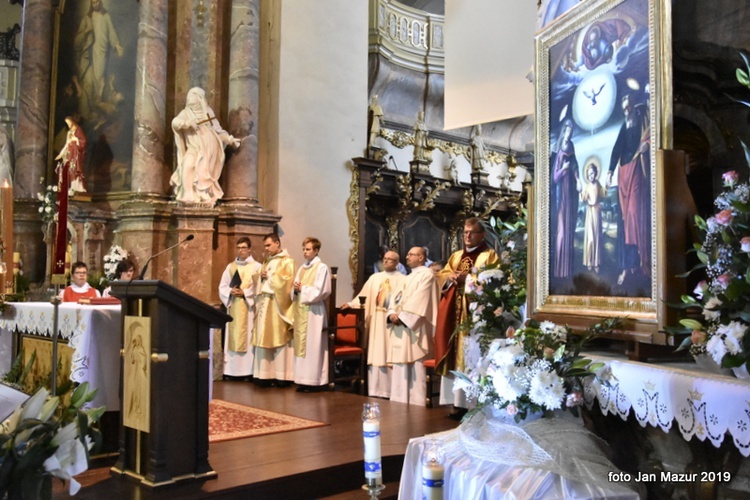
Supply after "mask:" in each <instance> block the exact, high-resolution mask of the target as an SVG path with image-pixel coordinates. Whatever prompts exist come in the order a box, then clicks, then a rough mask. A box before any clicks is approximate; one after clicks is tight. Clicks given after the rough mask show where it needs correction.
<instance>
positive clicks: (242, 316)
mask: <svg viewBox="0 0 750 500" xmlns="http://www.w3.org/2000/svg"><path fill="white" fill-rule="evenodd" d="M251 246H252V243H251V242H250V238H248V237H247V236H243V237H242V238H240V239H239V240H237V258H236V259H235V260H233V261H232V262H230V263H229V264H228V265H227V267H226V269H225V270H224V274H222V276H221V282H219V298H220V299H221V303H222V304H224V305H225V306H226V308H227V314H229V315H230V316H231V317H232V321H230V322H229V323H227V326H226V335H225V339H224V375H228V376H230V377H250V376H252V374H253V358H254V356H253V352H254V350H255V349H254V348H253V346H252V344H251V343H250V338H251V336H252V332H253V326H254V323H255V278H256V276H257V275H258V274H259V273H260V263H259V262H256V261H255V259H253V256H252V255H250V247H251Z"/></svg>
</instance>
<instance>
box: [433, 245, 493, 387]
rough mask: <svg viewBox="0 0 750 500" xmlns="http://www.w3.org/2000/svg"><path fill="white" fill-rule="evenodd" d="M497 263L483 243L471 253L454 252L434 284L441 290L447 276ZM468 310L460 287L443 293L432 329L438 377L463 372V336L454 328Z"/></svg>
mask: <svg viewBox="0 0 750 500" xmlns="http://www.w3.org/2000/svg"><path fill="white" fill-rule="evenodd" d="M497 261H498V258H497V254H496V253H495V251H494V250H493V249H491V248H490V247H489V246H488V245H487V243H486V242H482V243H481V244H479V245H478V246H477V247H475V248H473V249H464V250H461V251H458V252H454V253H453V254H452V255H451V256H450V258H449V259H448V263H447V264H446V265H445V267H444V268H443V269H442V270H441V271H440V272H439V273H438V276H437V278H438V284H439V285H440V287H441V288H442V287H443V285H444V284H445V282H446V281H447V279H448V276H449V275H451V274H453V273H458V274H463V275H467V274H469V273H473V272H474V271H473V269H474V268H477V269H481V268H482V267H484V266H486V265H489V264H494V263H496V262H497ZM468 306H469V304H468V301H467V300H466V297H465V295H464V283H458V284H456V285H454V286H451V287H450V288H448V289H447V290H444V291H443V295H442V297H441V298H440V307H439V309H438V319H437V327H436V329H435V359H436V360H437V366H436V368H435V371H436V372H437V373H440V374H441V375H448V374H449V373H450V371H451V370H463V369H464V353H463V349H462V348H460V346H463V344H464V336H465V334H466V332H464V331H463V330H458V327H459V326H460V325H461V323H462V322H463V321H464V320H465V319H466V313H467V312H468V310H469V307H468Z"/></svg>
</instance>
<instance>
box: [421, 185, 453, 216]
mask: <svg viewBox="0 0 750 500" xmlns="http://www.w3.org/2000/svg"><path fill="white" fill-rule="evenodd" d="M419 182H420V183H421V185H420V188H421V187H422V186H423V185H424V181H419ZM450 187H451V183H450V182H445V181H440V180H435V187H434V188H433V187H430V186H427V187H426V188H424V189H423V190H422V192H423V193H424V198H423V199H422V201H421V202H420V203H419V204H417V203H416V202H414V203H415V205H416V206H415V209H416V211H417V212H426V211H428V210H432V209H433V208H435V199H436V198H437V197H438V195H439V194H440V193H441V192H443V191H445V190H446V189H450Z"/></svg>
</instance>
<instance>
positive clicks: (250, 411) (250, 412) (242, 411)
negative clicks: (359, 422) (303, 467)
mask: <svg viewBox="0 0 750 500" xmlns="http://www.w3.org/2000/svg"><path fill="white" fill-rule="evenodd" d="M324 425H328V424H326V423H324V422H317V421H315V420H307V419H304V418H298V417H292V416H291V415H284V414H281V413H276V412H273V411H267V410H260V409H258V408H253V407H251V406H245V405H241V404H237V403H230V402H228V401H222V400H221V399H214V400H213V401H211V402H210V403H209V404H208V442H209V443H218V442H219V441H229V440H230V439H241V438H248V437H254V436H262V435H264V434H274V433H278V432H287V431H296V430H300V429H309V428H311V427H322V426H324Z"/></svg>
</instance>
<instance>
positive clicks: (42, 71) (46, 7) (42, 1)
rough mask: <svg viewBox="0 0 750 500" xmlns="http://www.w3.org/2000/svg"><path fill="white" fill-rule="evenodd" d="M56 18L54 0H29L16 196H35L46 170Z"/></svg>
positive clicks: (23, 41)
mask: <svg viewBox="0 0 750 500" xmlns="http://www.w3.org/2000/svg"><path fill="white" fill-rule="evenodd" d="M53 21H54V7H53V6H52V0H26V2H25V5H24V7H23V30H22V32H21V77H20V89H21V91H20V95H19V109H18V122H17V125H16V143H15V146H16V171H15V182H14V184H15V193H14V194H15V197H16V198H36V193H37V191H39V190H40V186H39V179H40V178H42V177H46V173H47V137H48V124H49V112H50V99H49V96H50V89H51V73H52V72H51V67H52V49H51V47H53V43H52V42H53V41H52V28H53Z"/></svg>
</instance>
